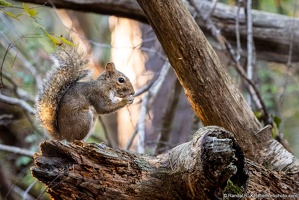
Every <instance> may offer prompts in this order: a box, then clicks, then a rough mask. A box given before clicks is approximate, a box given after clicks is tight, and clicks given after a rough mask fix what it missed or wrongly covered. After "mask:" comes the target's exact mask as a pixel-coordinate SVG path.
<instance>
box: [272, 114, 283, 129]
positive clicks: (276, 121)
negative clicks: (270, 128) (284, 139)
mask: <svg viewBox="0 0 299 200" xmlns="http://www.w3.org/2000/svg"><path fill="white" fill-rule="evenodd" d="M273 121H274V122H275V124H276V126H277V128H279V125H280V124H281V119H280V118H279V117H277V116H274V117H273Z"/></svg>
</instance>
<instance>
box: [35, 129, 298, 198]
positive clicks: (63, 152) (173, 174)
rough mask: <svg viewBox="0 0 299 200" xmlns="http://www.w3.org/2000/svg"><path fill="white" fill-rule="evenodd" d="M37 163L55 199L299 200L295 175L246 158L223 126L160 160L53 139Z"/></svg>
mask: <svg viewBox="0 0 299 200" xmlns="http://www.w3.org/2000/svg"><path fill="white" fill-rule="evenodd" d="M35 165H36V166H35V167H33V168H32V169H31V170H32V174H33V176H35V177H36V178H38V179H39V180H40V181H42V182H43V183H45V184H46V185H47V192H48V193H49V194H50V195H51V196H52V197H53V198H54V199H217V198H220V199H222V198H223V197H224V198H225V197H230V198H232V197H246V196H247V198H246V199H252V197H253V196H255V195H264V196H265V195H269V196H270V195H291V194H294V195H296V194H297V196H296V197H298V198H299V196H298V195H299V194H298V193H299V182H298V181H296V179H294V177H292V176H289V175H288V174H286V173H284V172H273V171H270V170H269V169H266V168H265V167H263V166H261V165H258V164H256V163H254V162H252V161H250V160H245V159H244V155H243V153H242V150H241V148H240V147H239V146H238V144H237V143H236V140H235V138H234V136H233V134H231V133H229V132H227V131H225V130H224V129H221V128H218V127H206V128H203V129H199V130H198V131H197V133H196V134H195V135H194V137H193V139H192V140H191V141H190V142H187V143H184V144H181V145H179V146H177V147H175V148H173V149H171V150H170V151H169V152H168V153H165V154H161V155H159V156H157V157H150V156H145V155H138V154H136V153H132V152H128V151H125V150H120V149H111V148H109V147H106V146H105V145H104V144H87V143H82V142H75V143H72V144H69V145H66V144H62V143H61V142H58V141H54V140H48V141H45V142H44V143H42V144H41V153H40V154H37V155H36V156H35ZM275 180H277V181H275ZM284 186H287V187H284ZM268 199H272V198H268Z"/></svg>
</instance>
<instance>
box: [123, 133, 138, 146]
mask: <svg viewBox="0 0 299 200" xmlns="http://www.w3.org/2000/svg"><path fill="white" fill-rule="evenodd" d="M136 135H137V128H135V129H134V132H133V133H132V135H131V137H130V139H129V141H128V143H127V145H126V146H125V150H129V149H130V148H131V146H132V144H133V140H134V138H135V137H136Z"/></svg>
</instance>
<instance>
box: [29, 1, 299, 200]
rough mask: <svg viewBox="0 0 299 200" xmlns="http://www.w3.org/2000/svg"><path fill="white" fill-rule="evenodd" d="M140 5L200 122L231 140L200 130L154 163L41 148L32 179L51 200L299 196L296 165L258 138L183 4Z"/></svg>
mask: <svg viewBox="0 0 299 200" xmlns="http://www.w3.org/2000/svg"><path fill="white" fill-rule="evenodd" d="M138 2H139V4H140V5H141V7H142V9H143V10H144V12H145V14H146V16H147V18H148V21H149V23H150V24H151V26H152V27H153V29H154V31H155V33H156V35H157V37H158V39H159V41H160V42H161V44H162V47H163V49H164V51H165V53H166V54H167V56H168V58H169V61H170V63H171V65H172V67H173V68H174V70H175V72H176V74H177V76H178V79H179V81H180V83H181V84H182V86H183V88H184V90H185V93H186V96H187V97H188V100H189V101H190V103H191V105H192V107H193V109H194V110H195V112H196V113H197V115H198V116H199V117H200V118H201V120H202V122H203V123H204V124H205V125H217V126H221V127H224V128H225V129H226V130H228V131H230V132H231V133H233V134H231V133H230V132H227V131H225V130H224V129H221V128H215V127H210V128H204V129H200V130H199V131H198V134H196V135H195V136H194V138H193V140H192V141H191V142H189V143H185V144H182V145H180V146H178V147H176V148H174V149H172V150H170V151H169V152H168V153H166V154H162V155H159V156H157V157H148V156H145V155H138V154H134V153H130V152H126V151H123V150H113V149H110V148H108V147H105V146H103V145H96V144H84V143H81V142H77V143H74V144H71V145H63V144H61V143H59V142H57V141H46V142H45V143H43V144H42V145H41V154H40V155H37V156H36V157H35V163H36V165H37V167H34V168H32V173H33V175H34V176H35V177H37V178H38V179H39V180H41V181H42V182H44V183H45V184H47V187H48V191H49V193H50V194H51V195H52V196H53V197H54V198H56V199H70V198H72V199H79V198H83V199H92V198H98V199H101V198H103V199H149V198H150V199H216V198H222V197H244V196H246V195H255V196H253V197H256V198H258V197H270V199H271V196H269V195H272V198H275V197H274V196H273V195H281V196H278V197H283V195H296V194H297V195H298V193H299V187H298V186H299V182H298V178H299V177H298V171H299V170H298V161H297V159H296V158H295V157H294V156H293V155H292V154H290V153H289V152H287V151H286V150H285V149H284V148H283V147H282V146H281V145H280V144H279V143H277V142H276V141H275V140H273V139H272V138H271V128H269V127H266V128H264V129H262V130H260V124H259V122H258V121H257V119H256V118H255V116H254V115H253V113H252V111H251V110H250V108H249V107H248V105H247V104H246V102H245V100H244V98H243V97H242V95H241V93H240V92H239V91H238V90H237V88H236V87H234V85H233V82H232V80H231V78H230V77H229V76H228V74H227V73H226V71H225V69H224V68H223V66H222V65H221V63H220V61H219V58H218V57H217V56H216V54H215V53H214V51H213V49H212V48H211V46H210V45H209V43H208V42H207V40H206V39H205V37H204V35H203V33H202V32H201V30H200V29H199V27H198V26H197V24H196V23H195V22H194V20H193V18H192V17H191V15H190V13H189V12H188V10H187V9H186V7H185V6H184V5H183V3H182V2H181V1H180V0H163V1H148V0H138ZM243 155H245V157H246V158H247V159H251V160H246V159H244V157H243ZM64 193H65V194H66V195H64ZM245 194H246V195H245ZM102 195H103V196H105V197H103V196H102ZM257 195H259V196H257ZM263 195H264V196H263ZM267 195H268V196H267ZM276 197H277V196H276ZM289 197H291V196H289ZM296 198H299V197H298V196H297V197H296ZM247 199H252V198H251V197H250V196H247Z"/></svg>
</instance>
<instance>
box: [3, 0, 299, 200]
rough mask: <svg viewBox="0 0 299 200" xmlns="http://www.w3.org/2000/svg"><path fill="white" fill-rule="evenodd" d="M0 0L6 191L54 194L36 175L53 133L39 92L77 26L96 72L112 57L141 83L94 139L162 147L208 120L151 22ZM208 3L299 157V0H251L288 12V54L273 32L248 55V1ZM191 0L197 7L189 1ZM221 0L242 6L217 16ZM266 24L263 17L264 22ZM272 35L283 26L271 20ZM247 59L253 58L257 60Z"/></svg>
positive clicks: (229, 63) (144, 149) (278, 132)
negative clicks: (38, 114) (39, 112)
mask: <svg viewBox="0 0 299 200" xmlns="http://www.w3.org/2000/svg"><path fill="white" fill-rule="evenodd" d="M0 2H1V3H0V63H1V77H0V87H1V91H0V145H1V146H0V160H1V162H0V191H1V192H0V193H1V196H0V199H49V197H48V196H47V194H46V193H45V187H44V186H43V184H40V183H38V182H37V181H36V180H35V179H34V178H33V177H32V176H31V174H30V167H31V166H33V158H32V156H33V154H34V153H35V152H39V144H40V143H41V142H43V141H44V140H47V139H49V138H48V136H47V135H46V133H45V132H44V130H43V129H42V128H41V127H40V125H39V124H38V123H37V122H36V119H35V117H34V112H35V108H34V101H35V98H36V94H37V91H38V89H40V88H41V86H42V80H43V78H44V77H45V74H46V72H47V71H48V70H49V69H50V68H51V66H52V61H51V60H50V58H49V55H50V54H51V53H53V52H54V51H55V48H56V46H57V45H56V44H55V41H59V36H63V37H65V36H67V35H69V34H71V35H73V36H74V37H76V38H77V39H76V41H75V42H76V43H82V44H84V45H86V46H87V47H91V49H92V53H93V54H92V59H93V60H92V61H93V66H94V72H95V73H94V78H96V77H97V76H98V75H99V74H100V73H101V72H102V71H103V67H104V66H105V64H106V63H107V62H109V61H113V62H114V63H115V65H116V67H117V69H118V70H120V71H122V72H124V73H125V74H126V75H127V76H128V77H129V78H130V80H131V82H132V83H133V85H134V88H135V91H136V92H137V95H136V97H135V100H134V103H133V104H132V105H130V106H128V107H125V108H123V109H121V110H119V111H118V112H116V113H113V114H110V115H102V116H100V120H98V122H97V125H96V129H95V130H94V134H93V135H92V136H91V137H90V138H89V139H88V141H87V142H97V143H99V142H104V143H106V144H107V145H109V146H112V147H114V148H123V149H128V150H131V151H136V152H140V153H146V154H151V155H157V154H159V153H163V152H165V151H166V150H168V149H170V148H172V147H174V146H176V145H178V144H181V143H183V142H187V141H188V140H190V139H191V138H192V135H193V134H194V133H195V132H196V130H197V129H198V128H200V127H202V126H203V125H202V124H201V122H200V120H199V119H198V117H197V116H196V115H195V114H194V112H193V111H192V109H191V107H190V105H189V103H188V101H187V99H186V97H185V94H184V91H183V88H182V87H181V85H180V84H179V82H178V80H177V78H176V76H175V73H174V71H173V70H172V68H171V67H170V66H169V63H168V61H167V57H166V56H165V54H164V53H163V50H162V48H161V46H160V44H159V42H158V40H157V38H156V37H155V34H154V32H153V30H152V29H151V27H150V26H149V25H148V24H146V23H142V22H140V21H137V20H132V19H129V18H120V17H116V16H109V15H101V14H94V13H88V12H80V11H73V10H64V9H56V8H54V7H53V5H52V6H50V7H47V6H44V5H36V4H30V3H26V4H23V3H22V2H15V1H8V0H6V1H0ZM196 2H198V1H196ZM207 2H208V3H210V4H211V5H212V9H211V10H209V11H208V12H209V15H205V16H206V18H204V17H201V19H199V20H196V21H197V22H198V23H199V25H202V24H201V23H205V24H207V23H206V21H205V20H207V19H208V18H211V19H212V22H211V23H214V25H215V26H216V28H218V30H221V31H223V34H224V37H225V38H226V39H227V41H229V42H230V43H231V45H232V47H231V48H232V49H233V50H234V51H235V56H236V57H235V58H237V61H238V63H239V64H240V66H242V67H244V70H245V71H247V75H248V74H250V75H249V76H250V77H249V79H250V80H251V81H252V82H253V83H254V84H255V86H256V88H257V90H258V92H259V93H260V95H261V97H262V101H263V103H264V105H265V108H266V110H261V106H260V103H261V102H259V100H257V101H256V100H255V97H254V95H252V93H251V92H250V91H249V90H248V88H247V87H246V84H245V82H246V81H244V79H243V78H242V77H241V76H240V74H239V73H238V70H236V67H235V65H236V64H235V62H234V61H233V60H234V59H233V58H231V57H232V56H231V55H230V54H229V53H228V50H227V49H225V48H224V47H223V44H220V43H219V40H216V39H215V37H213V34H211V33H210V30H209V28H208V27H206V26H203V27H201V28H202V30H203V31H204V33H205V34H206V36H207V38H208V40H209V41H210V42H211V44H212V46H213V47H214V48H215V50H216V52H217V54H218V55H219V57H220V59H221V61H222V62H223V64H224V66H225V67H226V68H227V71H228V72H229V73H230V75H231V77H232V78H233V79H234V81H235V84H236V85H237V86H238V87H239V89H240V90H241V91H242V93H243V94H244V96H245V97H246V99H247V100H248V104H249V105H250V106H251V107H252V110H253V111H254V112H255V114H256V116H257V117H258V118H259V119H260V120H261V122H262V123H263V124H264V125H266V124H267V122H266V121H263V113H264V112H265V111H266V112H267V113H268V114H269V120H268V123H271V124H272V125H273V127H274V128H273V137H275V138H277V139H278V140H280V141H281V142H283V144H284V145H285V146H286V147H287V148H288V149H289V150H290V151H291V152H292V153H294V154H295V155H296V156H297V157H298V156H299V142H298V141H299V134H298V130H299V123H298V120H299V98H298V97H299V66H298V60H299V55H298V54H296V53H294V52H295V50H297V49H296V48H298V39H299V38H296V36H298V27H297V26H295V25H294V26H292V25H293V24H298V23H297V22H298V19H297V18H298V16H299V10H298V9H297V8H296V6H297V4H298V3H299V1H298V0H264V1H258V0H253V1H252V9H254V10H259V11H262V12H267V13H273V14H275V13H276V14H280V15H277V16H276V15H275V17H276V18H273V19H280V18H281V19H285V18H284V17H286V16H287V17H288V19H290V20H289V21H291V22H292V21H293V22H294V23H291V24H290V25H289V30H290V31H289V33H288V34H287V37H286V38H282V40H284V41H285V43H286V44H285V46H286V47H287V48H285V49H283V48H282V49H281V51H283V52H284V53H285V54H284V55H281V57H280V55H276V54H271V53H268V49H267V48H270V49H271V48H272V49H275V51H276V48H277V49H278V50H277V52H279V48H280V47H276V46H275V45H276V43H275V41H273V43H272V42H268V43H262V42H263V41H262V42H261V41H260V40H259V39H256V43H255V41H254V39H255V36H254V37H253V44H252V47H253V51H252V55H251V58H252V59H251V62H249V60H248V55H249V54H248V51H247V50H246V48H247V47H248V46H246V44H247V41H246V37H245V38H244V37H243V36H242V32H244V31H243V30H242V27H243V28H244V26H245V27H246V23H245V22H244V16H247V15H246V10H245V9H244V7H246V5H245V4H244V2H243V1H235V0H227V1H218V2H216V1H207ZM216 3H217V5H216ZM187 4H188V6H189V7H192V2H191V1H187ZM219 5H220V6H222V5H223V6H224V7H223V9H226V10H227V13H230V12H235V11H237V12H238V13H239V14H237V13H235V14H234V15H233V16H232V17H231V18H229V17H227V21H221V19H218V21H217V20H215V18H212V16H211V15H213V12H217V9H215V7H214V6H219ZM244 5H245V6H244ZM196 6H198V7H197V8H198V9H200V8H201V7H202V5H201V4H200V2H199V3H197V4H196ZM225 6H226V7H225ZM233 6H234V7H233ZM51 7H52V8H51ZM231 8H234V9H233V10H232V9H231ZM191 10H193V11H194V13H196V15H193V16H195V19H197V17H198V16H199V14H201V13H199V12H197V9H196V8H195V7H193V9H192V8H191ZM254 12H256V11H253V13H254ZM194 13H193V14H194ZM244 13H245V14H244ZM282 15H284V16H282ZM242 16H243V17H242ZM252 16H253V24H254V23H255V22H256V21H257V20H258V19H254V16H256V15H254V14H253V15H252ZM237 17H238V19H239V20H240V24H239V25H240V27H239V29H238V27H237V29H236V31H235V34H236V35H227V33H226V32H225V31H226V29H229V26H231V25H236V23H235V21H236V18H237ZM265 20H266V18H265ZM295 22H296V23H295ZM277 23H281V22H280V21H277ZM263 26H264V24H261V25H260V27H261V28H263ZM254 30H258V29H254ZM238 31H240V34H241V38H240V39H238V37H237V34H238ZM245 32H246V30H245ZM254 34H255V33H253V35H254ZM268 34H270V35H271V34H277V33H276V30H275V29H273V30H272V32H271V31H270V32H269V33H268ZM246 35H247V33H245V36H246ZM281 35H282V36H281V37H285V35H283V34H282V33H281ZM239 43H240V44H239ZM254 44H256V49H257V51H256V52H255V46H254ZM291 44H294V45H291ZM262 47H263V48H264V49H263V48H262ZM248 63H251V65H250V66H251V68H250V69H249V67H248V66H249V65H248ZM199 92H200V91H199Z"/></svg>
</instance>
